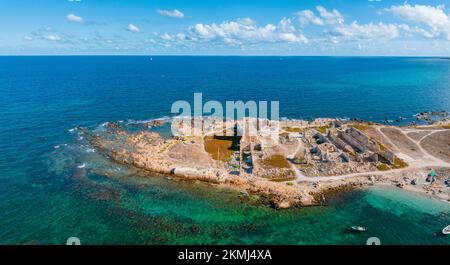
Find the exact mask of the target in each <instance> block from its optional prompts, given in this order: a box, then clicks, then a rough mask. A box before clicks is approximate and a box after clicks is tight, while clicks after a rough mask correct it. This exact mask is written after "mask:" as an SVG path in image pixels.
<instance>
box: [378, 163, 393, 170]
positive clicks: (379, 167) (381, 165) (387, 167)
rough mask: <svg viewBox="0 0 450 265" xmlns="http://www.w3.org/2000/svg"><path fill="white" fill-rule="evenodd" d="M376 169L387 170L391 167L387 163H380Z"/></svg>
mask: <svg viewBox="0 0 450 265" xmlns="http://www.w3.org/2000/svg"><path fill="white" fill-rule="evenodd" d="M377 169H378V170H380V171H388V170H390V169H391V168H390V167H389V166H388V165H386V164H383V163H381V164H378V165H377Z"/></svg>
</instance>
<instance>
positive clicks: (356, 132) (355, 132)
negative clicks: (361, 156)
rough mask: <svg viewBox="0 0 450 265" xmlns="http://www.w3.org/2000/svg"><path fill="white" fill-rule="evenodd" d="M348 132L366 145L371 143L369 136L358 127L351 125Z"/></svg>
mask: <svg viewBox="0 0 450 265" xmlns="http://www.w3.org/2000/svg"><path fill="white" fill-rule="evenodd" d="M348 134H350V135H351V136H352V137H353V138H355V139H356V140H357V141H358V142H360V143H361V144H362V145H366V144H368V143H369V137H367V136H366V135H365V134H363V133H362V132H360V131H359V130H358V129H355V128H353V127H351V128H350V129H349V130H348Z"/></svg>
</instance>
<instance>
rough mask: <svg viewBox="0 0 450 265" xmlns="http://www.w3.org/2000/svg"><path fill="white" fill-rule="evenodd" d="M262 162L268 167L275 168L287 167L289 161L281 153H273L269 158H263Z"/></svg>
mask: <svg viewBox="0 0 450 265" xmlns="http://www.w3.org/2000/svg"><path fill="white" fill-rule="evenodd" d="M262 162H263V164H264V165H265V166H269V167H277V168H289V167H290V165H289V162H288V161H287V160H286V158H285V157H284V156H282V155H273V156H271V157H269V158H266V159H264V160H263V161H262Z"/></svg>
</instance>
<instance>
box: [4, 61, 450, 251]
mask: <svg viewBox="0 0 450 265" xmlns="http://www.w3.org/2000/svg"><path fill="white" fill-rule="evenodd" d="M194 92H203V96H204V100H209V99H215V100H219V101H225V100H244V101H246V100H279V101H280V112H281V113H280V115H281V116H283V117H291V118H299V117H304V118H309V117H326V116H327V117H336V116H339V117H357V118H362V119H370V120H375V121H382V120H385V119H392V120H395V119H396V118H398V117H399V116H402V117H407V118H411V117H412V115H413V114H415V113H417V112H420V111H425V110H450V60H442V59H437V58H329V57H303V58H301V57H299V58H297V57H284V58H281V57H153V60H150V59H149V58H148V57H0V95H1V97H0V122H1V124H2V127H1V129H0V244H64V243H65V241H66V239H67V238H68V237H71V236H76V237H79V238H80V239H81V241H82V243H83V244H183V243H187V244H197V243H199V244H228V243H230V244H364V243H365V240H366V239H367V238H368V237H370V236H377V237H379V238H380V239H381V241H382V243H383V244H450V241H449V240H450V239H449V238H448V237H447V238H445V237H441V236H436V235H435V234H436V233H439V231H440V230H441V229H442V228H443V227H444V226H446V225H448V224H450V216H449V212H450V206H449V204H448V203H444V202H439V201H435V200H432V199H428V198H425V197H422V196H417V195H415V194H410V193H406V192H404V191H402V190H398V189H387V188H383V189H381V188H376V189H368V190H356V191H352V192H349V193H346V194H341V195H339V196H337V197H334V198H332V199H330V201H329V205H328V206H327V207H309V208H298V209H290V210H285V211H277V210H274V209H272V208H270V207H269V206H267V205H266V204H264V203H261V202H260V200H259V199H258V198H257V197H254V196H251V197H250V198H247V197H241V196H240V194H239V193H236V192H234V191H229V190H223V189H215V188H211V187H210V186H209V185H207V184H204V183H198V182H184V181H179V180H175V179H167V178H166V177H164V176H151V175H148V174H144V173H142V172H136V171H134V170H133V169H130V168H126V167H123V166H119V165H117V164H114V163H112V162H111V161H109V160H108V159H106V158H105V157H102V156H101V155H99V154H98V153H96V152H92V150H91V149H90V147H89V146H88V143H87V142H85V139H82V137H83V136H82V135H78V132H77V131H76V130H73V131H72V130H71V129H73V128H74V127H75V126H85V127H88V128H101V124H102V123H104V122H106V121H119V120H123V121H124V122H127V123H128V122H133V121H132V120H137V121H139V120H148V119H151V118H157V117H163V116H166V115H170V107H171V104H172V102H173V101H175V100H180V99H183V100H188V101H192V98H193V93H194ZM83 165H84V167H83ZM351 225H361V226H366V227H367V228H368V232H367V233H364V234H349V233H346V232H345V231H344V230H345V228H346V227H348V226H351Z"/></svg>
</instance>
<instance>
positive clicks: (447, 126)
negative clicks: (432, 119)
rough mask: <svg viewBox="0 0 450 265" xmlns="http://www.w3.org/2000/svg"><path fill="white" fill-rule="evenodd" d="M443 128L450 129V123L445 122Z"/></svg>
mask: <svg viewBox="0 0 450 265" xmlns="http://www.w3.org/2000/svg"><path fill="white" fill-rule="evenodd" d="M441 127H442V129H450V124H445V125H442V126H441Z"/></svg>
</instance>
